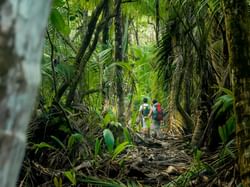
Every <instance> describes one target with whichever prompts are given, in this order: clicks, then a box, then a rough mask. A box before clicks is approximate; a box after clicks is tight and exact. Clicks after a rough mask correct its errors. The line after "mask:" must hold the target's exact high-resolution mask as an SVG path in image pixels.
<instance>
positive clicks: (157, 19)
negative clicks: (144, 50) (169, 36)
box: [155, 0, 160, 46]
mask: <svg viewBox="0 0 250 187" xmlns="http://www.w3.org/2000/svg"><path fill="white" fill-rule="evenodd" d="M159 1H160V0H155V37H156V44H157V46H159V31H160V10H159V3H160V2H159Z"/></svg>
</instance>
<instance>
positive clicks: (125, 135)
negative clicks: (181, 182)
mask: <svg viewBox="0 0 250 187" xmlns="http://www.w3.org/2000/svg"><path fill="white" fill-rule="evenodd" d="M123 134H124V137H125V140H126V141H128V142H129V143H130V144H132V138H131V135H130V133H129V131H128V128H126V127H125V128H123Z"/></svg>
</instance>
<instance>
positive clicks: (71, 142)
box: [68, 133, 83, 149]
mask: <svg viewBox="0 0 250 187" xmlns="http://www.w3.org/2000/svg"><path fill="white" fill-rule="evenodd" d="M82 140H83V136H82V134H80V133H74V134H71V136H70V137H69V140H68V148H69V149H70V148H72V147H73V145H74V144H75V143H77V142H81V141H82Z"/></svg>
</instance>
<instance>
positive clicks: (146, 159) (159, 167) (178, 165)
mask: <svg viewBox="0 0 250 187" xmlns="http://www.w3.org/2000/svg"><path fill="white" fill-rule="evenodd" d="M186 142H187V141H186V140H185V139H180V138H176V137H171V136H167V135H165V137H164V138H161V139H155V138H142V137H141V135H139V134H138V136H137V138H136V139H135V143H136V145H137V146H136V147H135V148H134V149H133V150H132V152H131V163H130V167H129V172H128V174H127V175H128V177H130V178H133V179H135V180H137V181H140V183H142V184H144V185H149V186H162V184H166V183H168V182H170V181H172V180H173V179H174V178H175V177H176V176H178V175H180V174H181V173H183V172H185V171H186V169H187V168H188V166H189V165H190V162H191V159H192V157H191V156H190V153H187V152H186V151H185V150H188V149H187V148H186V149H185V147H186V146H187V143H186Z"/></svg>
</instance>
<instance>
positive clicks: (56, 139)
mask: <svg viewBox="0 0 250 187" xmlns="http://www.w3.org/2000/svg"><path fill="white" fill-rule="evenodd" d="M51 138H52V139H53V140H55V141H56V142H57V143H58V144H59V145H60V146H61V147H62V148H63V149H64V150H66V147H65V145H64V144H63V142H62V141H61V140H59V139H58V138H57V137H55V136H51Z"/></svg>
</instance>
